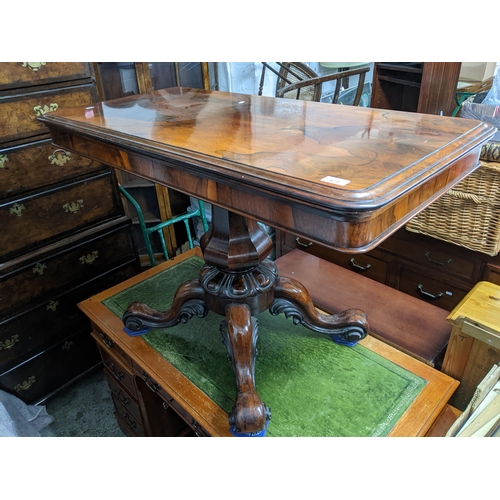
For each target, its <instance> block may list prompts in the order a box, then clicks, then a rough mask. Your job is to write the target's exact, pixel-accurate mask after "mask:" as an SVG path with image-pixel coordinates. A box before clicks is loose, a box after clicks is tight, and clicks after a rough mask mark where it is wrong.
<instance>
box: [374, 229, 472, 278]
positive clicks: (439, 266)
mask: <svg viewBox="0 0 500 500" xmlns="http://www.w3.org/2000/svg"><path fill="white" fill-rule="evenodd" d="M383 246H384V248H387V249H389V250H390V251H392V252H395V253H397V254H398V256H400V257H403V258H406V259H408V260H410V261H412V262H414V263H415V264H417V265H419V266H423V267H425V268H426V269H428V270H430V271H432V272H438V273H446V274H453V275H455V276H456V277H458V278H459V279H461V280H465V281H466V282H470V283H471V284H473V283H475V282H476V281H477V279H478V277H479V272H480V269H481V261H480V260H479V259H473V258H470V257H465V256H462V255H461V254H460V248H459V247H456V248H454V247H455V245H451V248H450V245H448V247H447V248H446V249H444V248H443V247H442V245H440V244H439V242H437V241H436V242H433V241H432V242H430V243H429V244H424V243H422V242H411V243H410V242H406V241H402V240H399V239H396V238H390V239H388V240H387V241H386V242H384V243H383Z"/></svg>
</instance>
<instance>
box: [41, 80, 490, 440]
mask: <svg viewBox="0 0 500 500" xmlns="http://www.w3.org/2000/svg"><path fill="white" fill-rule="evenodd" d="M40 120H41V121H42V122H43V123H44V124H45V125H46V126H47V127H48V128H49V129H50V132H51V135H52V139H53V142H54V143H55V145H56V146H58V147H61V148H64V149H67V150H71V151H75V152H77V153H79V154H81V155H84V156H88V157H90V158H92V159H94V160H97V161H100V162H103V163H105V164H108V165H112V166H114V167H116V168H119V169H122V170H125V171H128V172H131V173H133V174H136V175H138V176H140V177H144V178H147V179H149V180H152V181H154V182H156V183H159V184H162V185H165V186H168V187H171V188H173V189H177V190H179V191H182V192H184V193H187V194H189V195H191V196H194V197H196V198H200V199H202V200H204V201H207V202H209V203H212V204H213V205H214V207H213V212H212V214H213V216H212V224H211V226H210V228H209V230H208V232H207V233H206V234H205V235H204V236H203V237H202V239H201V242H200V245H201V248H202V250H203V257H204V260H205V263H206V264H205V266H204V267H203V268H202V270H201V272H200V274H199V277H198V279H195V280H191V281H188V282H186V283H184V284H183V285H181V286H180V287H179V288H178V290H177V293H176V296H175V298H174V301H173V304H172V307H171V309H169V310H168V311H157V310H154V309H152V308H150V307H149V306H147V305H146V304H144V303H137V302H135V303H132V304H130V306H129V307H128V308H127V310H126V312H125V314H124V316H123V322H124V324H125V326H126V327H127V328H128V329H129V331H131V332H132V333H134V332H140V331H142V330H144V328H146V327H169V326H173V325H175V324H178V323H180V322H186V321H187V320H188V319H190V318H191V317H193V316H194V315H196V316H199V317H204V316H206V315H207V314H208V312H209V311H210V310H211V311H214V312H215V313H217V314H219V315H221V316H224V317H225V320H223V321H222V323H221V333H222V336H223V339H224V342H225V344H226V347H227V350H228V354H229V357H230V358H231V361H232V364H233V369H234V373H235V378H236V386H237V395H236V401H235V405H234V407H233V410H232V412H231V413H230V414H229V423H230V425H231V426H233V427H234V429H235V430H236V432H238V433H258V432H260V431H262V430H263V429H265V427H266V424H267V421H268V420H269V418H270V411H269V409H268V408H267V407H266V406H265V404H264V403H263V402H262V400H261V398H260V396H259V395H258V393H257V391H256V389H255V384H254V382H255V380H254V366H255V355H256V340H257V328H258V325H257V320H256V319H255V316H256V315H257V314H259V313H261V312H262V311H265V310H266V309H269V311H270V312H271V313H272V314H279V313H281V312H283V313H284V314H285V315H286V316H287V317H288V316H290V317H292V318H293V321H294V323H297V324H298V323H302V324H304V325H305V326H307V327H308V328H310V329H312V330H314V331H317V332H321V333H325V334H327V335H329V336H330V337H332V339H333V340H334V341H337V342H339V343H345V344H347V345H352V344H353V343H356V342H357V341H358V340H360V339H362V338H364V337H365V336H366V335H367V333H368V322H367V319H366V316H365V314H364V313H363V311H362V310H360V309H355V308H353V309H348V310H346V311H344V312H342V313H339V314H334V315H326V314H323V313H321V312H318V311H317V310H316V309H315V307H314V306H313V304H312V301H311V299H310V296H309V294H308V292H307V290H306V289H305V287H304V286H302V285H301V284H300V283H299V282H298V281H296V280H294V279H291V278H286V277H281V276H278V273H277V270H276V266H275V264H274V263H273V262H272V261H271V260H270V259H268V258H267V257H268V256H269V254H270V252H271V250H272V246H273V245H272V241H271V239H270V238H269V236H268V235H267V233H266V232H265V231H264V230H263V229H261V227H260V226H259V224H258V223H257V221H261V222H264V223H266V224H268V225H270V226H272V227H275V228H279V229H283V230H285V231H289V232H292V233H295V234H296V235H298V236H304V237H307V238H309V239H310V240H312V241H315V242H317V243H320V244H325V245H329V246H331V247H333V248H335V249H337V250H340V251H345V252H353V253H354V252H364V251H367V250H370V249H372V248H373V247H375V246H376V245H377V244H379V243H380V242H381V241H383V240H384V239H385V238H387V237H388V236H389V235H390V234H391V233H392V232H394V231H395V230H396V229H398V228H400V227H401V226H402V225H404V224H405V223H406V222H407V221H408V220H409V219H410V218H411V217H412V216H414V215H416V214H417V213H418V212H419V211H420V210H422V209H424V208H425V207H426V206H427V205H429V204H430V203H431V202H432V201H434V200H435V199H437V198H438V197H439V196H441V195H442V194H443V193H444V192H445V191H447V190H448V189H449V188H451V187H452V186H453V185H455V184H456V183H457V182H459V181H460V180H461V179H463V178H464V177H465V176H467V175H468V174H470V173H471V172H473V171H474V170H475V169H476V168H477V167H478V164H479V163H478V159H479V153H480V148H481V144H482V143H483V142H485V141H486V140H488V139H489V138H490V137H491V136H492V135H493V134H494V132H495V129H494V127H492V126H491V125H488V124H485V123H482V122H478V121H474V120H466V119H461V118H450V117H441V116H435V115H424V114H417V113H405V112H398V111H388V110H378V109H370V108H354V107H349V106H341V105H329V104H324V103H316V102H306V101H296V100H288V99H276V98H272V97H261V96H252V95H244V94H234V93H224V92H216V91H206V90H199V89H188V88H172V89H165V90H158V91H155V92H153V93H151V94H144V95H138V96H132V97H126V98H123V99H117V100H113V101H107V102H102V103H98V104H95V105H92V106H88V107H78V108H72V109H63V110H60V111H59V110H58V111H56V112H53V113H48V114H46V115H44V116H43V117H40ZM339 293H342V291H341V290H339ZM354 305H355V304H353V306H354ZM360 305H362V304H360Z"/></svg>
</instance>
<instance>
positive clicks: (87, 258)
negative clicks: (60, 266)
mask: <svg viewBox="0 0 500 500" xmlns="http://www.w3.org/2000/svg"><path fill="white" fill-rule="evenodd" d="M98 257H99V252H98V251H97V250H94V251H93V252H92V253H91V254H90V253H88V254H87V255H82V256H81V257H80V262H81V263H82V264H92V263H93V262H94V260H96V259H97V258H98Z"/></svg>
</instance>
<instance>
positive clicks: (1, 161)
mask: <svg viewBox="0 0 500 500" xmlns="http://www.w3.org/2000/svg"><path fill="white" fill-rule="evenodd" d="M8 161H9V158H7V155H0V168H5V167H6V165H5V164H6V163H7V162H8Z"/></svg>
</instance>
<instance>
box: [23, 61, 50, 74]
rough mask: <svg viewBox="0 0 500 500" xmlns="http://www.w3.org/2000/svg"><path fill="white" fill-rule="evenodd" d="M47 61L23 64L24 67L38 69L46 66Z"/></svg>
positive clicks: (32, 69)
mask: <svg viewBox="0 0 500 500" xmlns="http://www.w3.org/2000/svg"><path fill="white" fill-rule="evenodd" d="M46 64H47V63H44V62H23V63H21V66H22V67H23V68H29V69H30V70H31V71H35V72H36V71H38V70H39V69H40V68H41V67H42V66H45V65H46Z"/></svg>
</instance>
